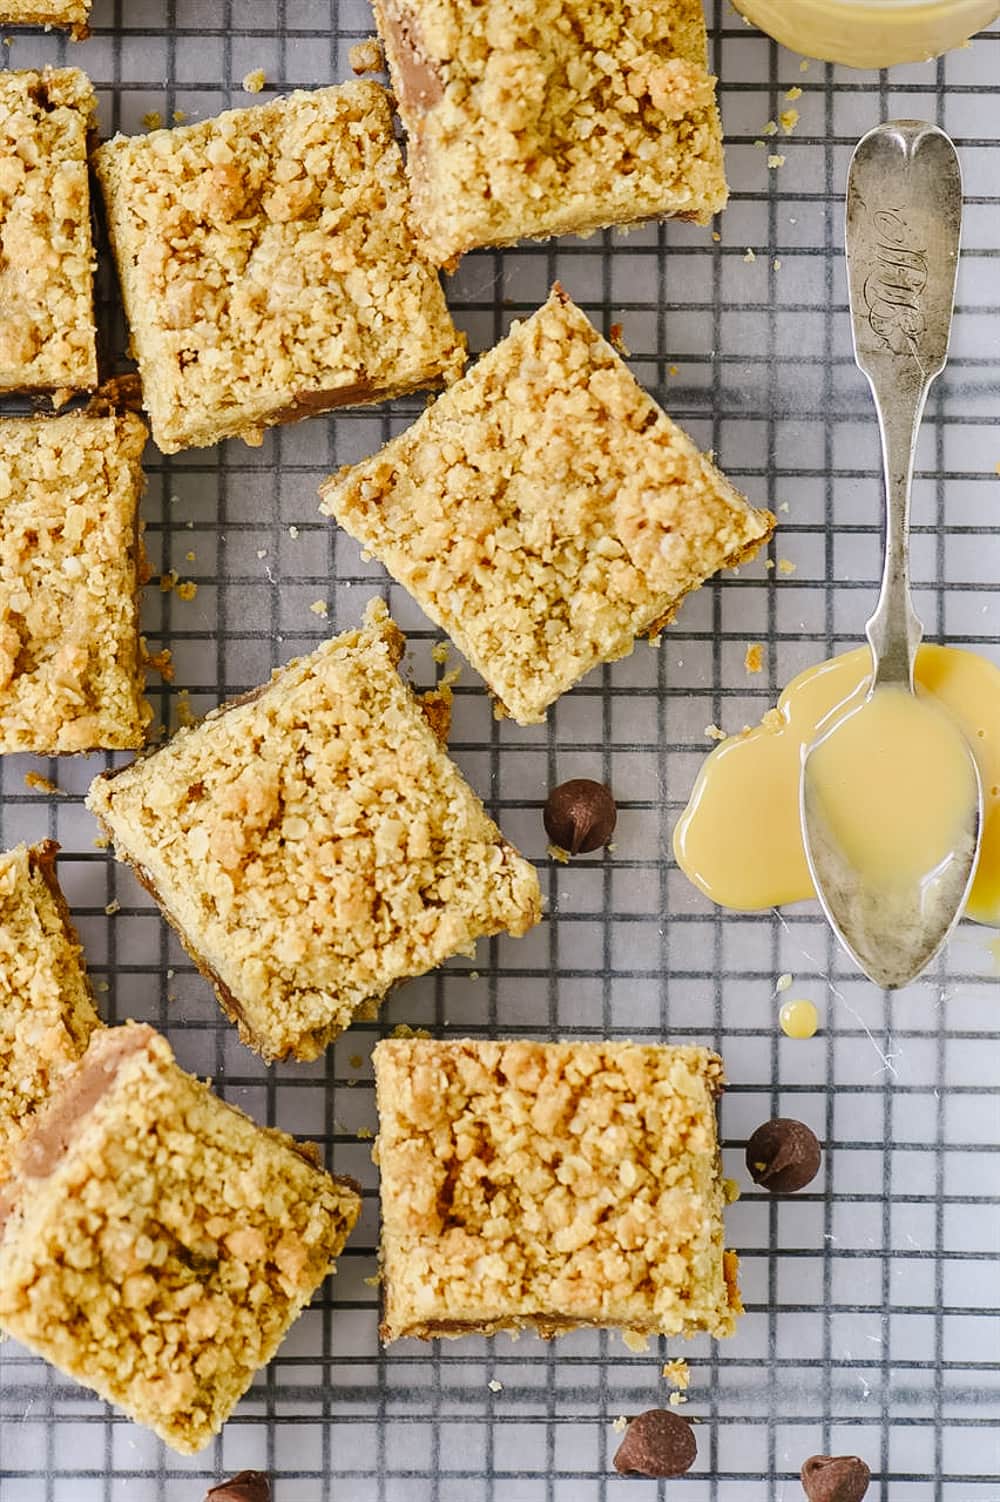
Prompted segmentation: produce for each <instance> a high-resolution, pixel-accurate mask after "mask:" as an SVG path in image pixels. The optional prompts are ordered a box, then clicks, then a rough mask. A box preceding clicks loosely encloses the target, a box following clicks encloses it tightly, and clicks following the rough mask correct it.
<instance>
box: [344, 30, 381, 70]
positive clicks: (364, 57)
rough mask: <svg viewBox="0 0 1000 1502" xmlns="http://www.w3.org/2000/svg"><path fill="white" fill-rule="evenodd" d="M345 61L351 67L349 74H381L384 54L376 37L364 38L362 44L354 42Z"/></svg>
mask: <svg viewBox="0 0 1000 1502" xmlns="http://www.w3.org/2000/svg"><path fill="white" fill-rule="evenodd" d="M347 60H348V62H349V63H350V65H351V72H352V73H357V74H358V75H359V76H360V75H361V74H363V73H381V72H382V70H383V68H384V67H385V53H384V52H383V50H382V43H381V42H380V41H379V39H378V37H366V38H365V40H364V41H363V42H355V43H354V46H353V47H352V48H351V49H350V51H349V52H348V54H347Z"/></svg>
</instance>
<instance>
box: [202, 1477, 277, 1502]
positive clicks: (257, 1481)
mask: <svg viewBox="0 0 1000 1502" xmlns="http://www.w3.org/2000/svg"><path fill="white" fill-rule="evenodd" d="M205 1502H271V1483H270V1481H269V1480H268V1479H267V1477H266V1476H265V1475H264V1472H263V1471H240V1473H239V1475H238V1476H234V1477H233V1478H232V1480H231V1481H220V1482H219V1484H218V1486H213V1487H212V1489H211V1491H209V1492H207V1493H206V1495H205Z"/></svg>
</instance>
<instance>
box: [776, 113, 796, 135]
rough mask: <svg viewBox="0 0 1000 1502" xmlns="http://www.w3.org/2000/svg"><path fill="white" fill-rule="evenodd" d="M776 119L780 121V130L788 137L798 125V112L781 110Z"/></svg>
mask: <svg viewBox="0 0 1000 1502" xmlns="http://www.w3.org/2000/svg"><path fill="white" fill-rule="evenodd" d="M778 119H779V120H780V121H781V128H782V130H783V131H784V132H785V135H786V136H790V135H791V133H792V131H793V130H794V129H795V127H796V125H798V123H799V112H798V110H782V111H781V114H780V115H779V116H778Z"/></svg>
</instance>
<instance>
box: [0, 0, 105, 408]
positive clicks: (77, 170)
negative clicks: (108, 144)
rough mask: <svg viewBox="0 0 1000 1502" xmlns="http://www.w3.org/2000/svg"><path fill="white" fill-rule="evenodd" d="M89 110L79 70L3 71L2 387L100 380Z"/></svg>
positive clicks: (92, 115) (93, 103) (91, 104)
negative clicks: (88, 174)
mask: <svg viewBox="0 0 1000 1502" xmlns="http://www.w3.org/2000/svg"><path fill="white" fill-rule="evenodd" d="M34 9H36V8H35V7H25V11H26V12H28V11H29V10H34ZM9 10H10V7H9V6H7V7H5V11H8V12H9ZM11 19H13V17H11ZM24 19H25V20H28V19H31V17H30V16H29V15H28V14H27V13H26V14H25V16H24ZM52 19H55V18H54V17H53V18H52ZM96 110H97V100H96V98H95V96H94V91H93V89H92V88H91V85H90V80H89V79H88V78H87V76H86V74H84V73H81V72H80V70H79V68H46V69H45V70H44V71H43V72H40V73H36V72H7V73H2V72H0V244H2V246H3V257H2V259H0V315H2V316H0V392H3V391H49V390H55V389H62V388H70V389H74V390H76V389H90V388H92V387H94V386H96V385H97V344H96V338H97V336H96V331H95V328H94V303H93V281H94V247H93V242H92V239H91V233H90V184H89V179H88V176H87V138H88V136H89V135H90V134H91V133H92V132H93V131H94V130H95V129H96V123H97V122H96Z"/></svg>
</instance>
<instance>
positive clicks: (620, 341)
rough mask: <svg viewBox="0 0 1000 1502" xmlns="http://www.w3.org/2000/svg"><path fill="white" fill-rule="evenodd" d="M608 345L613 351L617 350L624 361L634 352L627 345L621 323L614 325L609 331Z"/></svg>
mask: <svg viewBox="0 0 1000 1502" xmlns="http://www.w3.org/2000/svg"><path fill="white" fill-rule="evenodd" d="M608 343H609V344H610V345H611V347H612V349H616V350H617V351H618V353H619V354H620V355H621V356H622V358H623V359H628V357H629V355H630V354H631V353H632V351H631V350H630V349H629V347H628V345H627V344H626V343H625V330H624V328H623V327H622V325H621V324H620V323H613V324H612V325H611V327H610V328H609V329H608Z"/></svg>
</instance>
